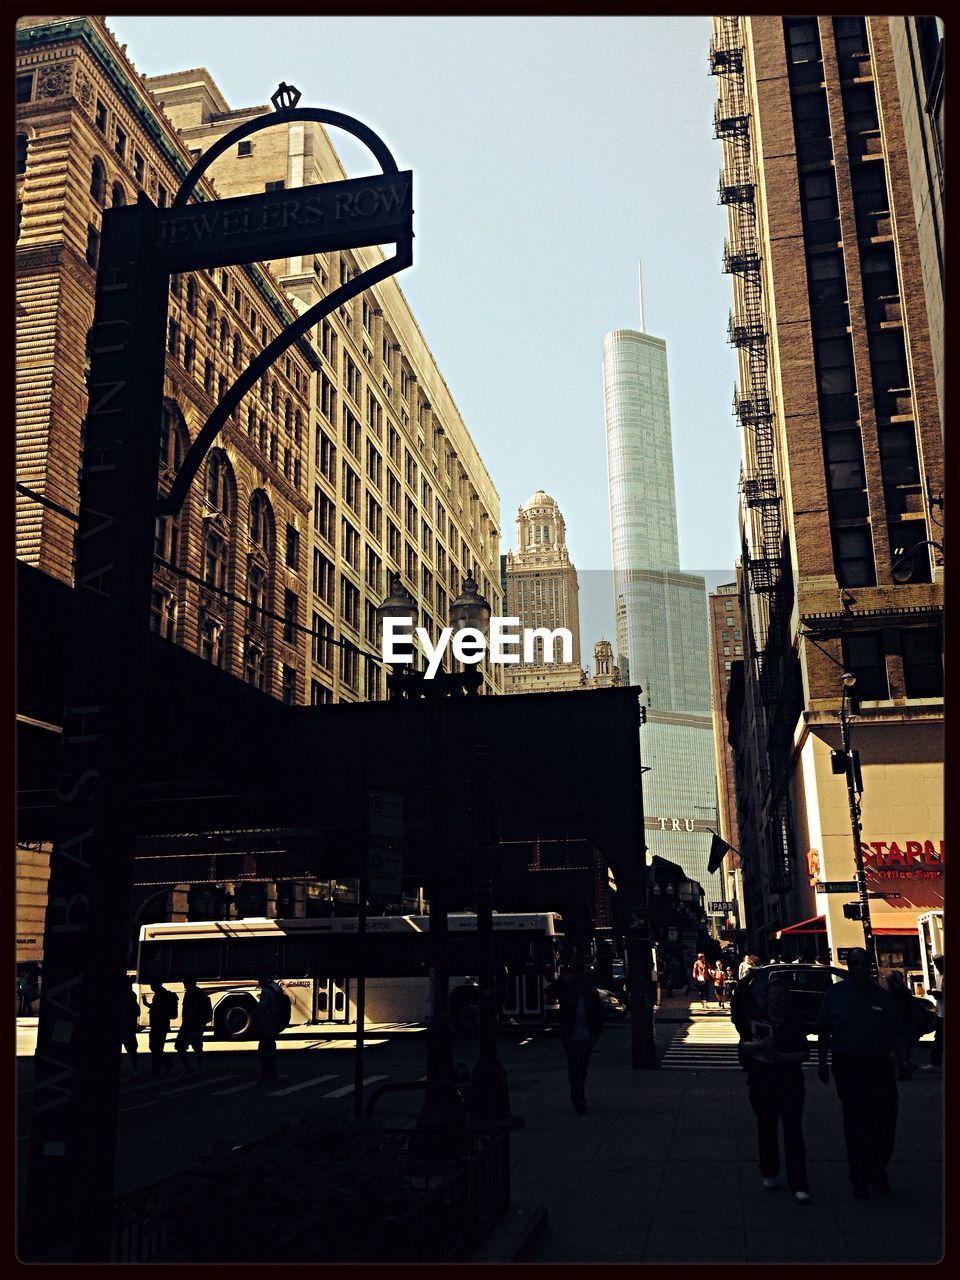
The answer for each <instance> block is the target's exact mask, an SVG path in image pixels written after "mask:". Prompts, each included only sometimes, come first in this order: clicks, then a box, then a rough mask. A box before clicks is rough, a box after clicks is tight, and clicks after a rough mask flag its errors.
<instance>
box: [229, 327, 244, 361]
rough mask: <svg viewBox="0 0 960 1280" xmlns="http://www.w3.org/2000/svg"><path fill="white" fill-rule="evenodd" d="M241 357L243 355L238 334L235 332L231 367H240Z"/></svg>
mask: <svg viewBox="0 0 960 1280" xmlns="http://www.w3.org/2000/svg"><path fill="white" fill-rule="evenodd" d="M242 357H243V349H242V348H241V346H240V335H239V334H238V333H235V334H234V335H233V347H232V351H231V363H232V364H233V367H234V368H235V369H239V368H240V361H241V359H242Z"/></svg>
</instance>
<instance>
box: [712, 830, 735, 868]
mask: <svg viewBox="0 0 960 1280" xmlns="http://www.w3.org/2000/svg"><path fill="white" fill-rule="evenodd" d="M731 850H733V845H730V844H727V842H726V840H722V839H721V838H720V836H718V835H717V833H716V832H715V831H714V833H713V839H712V840H711V841H710V861H709V862H708V863H707V871H708V873H709V874H710V875H713V873H714V872H715V871H717V870H718V869H719V867H720V863H721V862H722V861H723V858H724V854H727V853H730V852H731Z"/></svg>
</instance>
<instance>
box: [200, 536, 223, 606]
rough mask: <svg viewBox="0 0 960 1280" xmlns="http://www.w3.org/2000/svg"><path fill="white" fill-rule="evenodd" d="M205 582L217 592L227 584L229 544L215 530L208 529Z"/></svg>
mask: <svg viewBox="0 0 960 1280" xmlns="http://www.w3.org/2000/svg"><path fill="white" fill-rule="evenodd" d="M203 581H204V583H205V584H206V585H207V586H208V587H213V589H214V590H215V591H222V590H223V589H224V587H225V586H226V584H227V544H226V541H225V539H223V538H222V537H221V536H220V534H219V533H217V531H216V530H215V529H208V530H207V536H206V538H205V539H204V543H203Z"/></svg>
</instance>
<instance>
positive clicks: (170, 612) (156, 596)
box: [150, 589, 177, 640]
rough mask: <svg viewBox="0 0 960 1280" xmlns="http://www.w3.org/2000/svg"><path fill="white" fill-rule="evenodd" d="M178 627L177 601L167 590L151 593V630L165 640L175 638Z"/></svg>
mask: <svg viewBox="0 0 960 1280" xmlns="http://www.w3.org/2000/svg"><path fill="white" fill-rule="evenodd" d="M176 628H177V602H176V599H175V597H174V596H172V595H170V593H169V592H167V591H157V590H156V589H154V590H153V591H151V593H150V630H151V631H152V632H153V633H154V635H158V636H162V637H163V638H164V640H173V639H174V638H175V635H176Z"/></svg>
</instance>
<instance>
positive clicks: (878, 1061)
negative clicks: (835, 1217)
mask: <svg viewBox="0 0 960 1280" xmlns="http://www.w3.org/2000/svg"><path fill="white" fill-rule="evenodd" d="M937 969H938V972H939V973H940V974H941V975H942V973H943V960H942V957H937ZM896 985H897V984H894V987H895V988H896ZM936 994H937V996H938V1006H939V1007H938V1014H939V1018H940V1026H941V1028H942V1014H943V986H942V979H941V985H940V990H939V992H938V993H936ZM788 999H789V987H788V984H787V982H786V981H785V980H784V979H778V976H777V975H776V974H775V973H773V974H771V975H770V977H769V979H768V982H767V989H766V1010H765V1012H764V1014H763V1017H762V1019H758V1020H754V1021H752V1022H751V1023H750V1026H749V1034H746V1033H747V1028H746V1027H743V1028H741V1034H742V1035H743V1040H742V1041H741V1045H740V1056H741V1062H742V1063H743V1065H744V1067H745V1069H746V1072H747V1084H748V1086H749V1090H750V1105H751V1107H752V1109H753V1112H754V1114H755V1116H756V1118H757V1139H758V1147H759V1157H760V1174H761V1177H762V1180H763V1185H764V1187H766V1188H768V1189H770V1190H772V1189H774V1188H775V1187H776V1186H777V1176H778V1174H779V1172H780V1154H779V1145H778V1130H779V1128H780V1127H781V1126H782V1129H783V1150H784V1164H785V1166H786V1177H787V1185H788V1186H789V1188H790V1190H791V1192H793V1194H794V1197H795V1199H796V1200H797V1202H798V1203H800V1204H809V1203H810V1199H811V1197H810V1189H809V1185H808V1182H807V1167H806V1151H805V1147H804V1141H803V1131H802V1117H803V1105H804V1079H803V1063H804V1062H805V1060H806V1059H807V1057H808V1046H807V1027H806V1025H805V1024H804V1023H803V1022H801V1021H800V1020H799V1019H798V1018H797V1017H796V1016H795V1014H794V1013H793V1012H792V1011H791V1009H790V1007H789V1004H788ZM815 1030H816V1032H817V1035H818V1046H817V1051H818V1058H817V1075H818V1077H819V1078H820V1080H821V1081H822V1082H823V1084H824V1085H828V1084H829V1083H830V1077H831V1074H832V1076H833V1080H834V1083H835V1085H836V1090H837V1096H838V1098H839V1100H840V1104H841V1107H842V1111H843V1135H844V1142H845V1145H846V1151H847V1165H848V1171H849V1178H850V1183H851V1185H852V1188H853V1194H854V1196H855V1197H857V1198H858V1199H866V1198H867V1197H869V1196H870V1194H871V1193H872V1192H873V1193H877V1194H880V1195H887V1194H889V1192H890V1179H889V1175H888V1166H889V1163H890V1159H891V1156H892V1155H893V1144H894V1137H895V1134H896V1127H897V1106H898V1094H897V1075H898V1066H902V1064H903V1063H904V1062H907V1061H909V1058H908V1054H907V1047H906V1043H907V1036H908V1028H907V1026H906V1025H905V1020H904V1017H903V1013H902V1006H901V1007H898V1000H897V997H896V996H895V995H894V994H892V993H891V991H890V990H888V989H887V988H886V987H883V986H880V985H879V983H877V982H876V981H875V980H874V976H873V973H872V970H871V965H870V959H869V956H868V955H867V952H866V951H865V950H864V949H863V948H861V947H855V948H852V949H851V950H850V952H849V953H848V955H847V974H846V977H844V978H843V979H841V981H839V982H836V983H834V984H833V985H832V986H830V987H828V988H827V990H826V992H825V993H824V997H823V1002H822V1004H821V1006H820V1012H819V1016H818V1018H817V1023H816V1028H815ZM939 1043H940V1045H941V1046H942V1032H941V1038H940V1042H939ZM934 1050H935V1052H936V1051H937V1043H936V1042H935V1045H934ZM941 1054H942V1048H941V1049H940V1053H938V1054H937V1062H938V1063H939V1061H940V1060H942V1059H941V1056H940V1055H941ZM901 1078H903V1077H902V1076H901Z"/></svg>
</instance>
